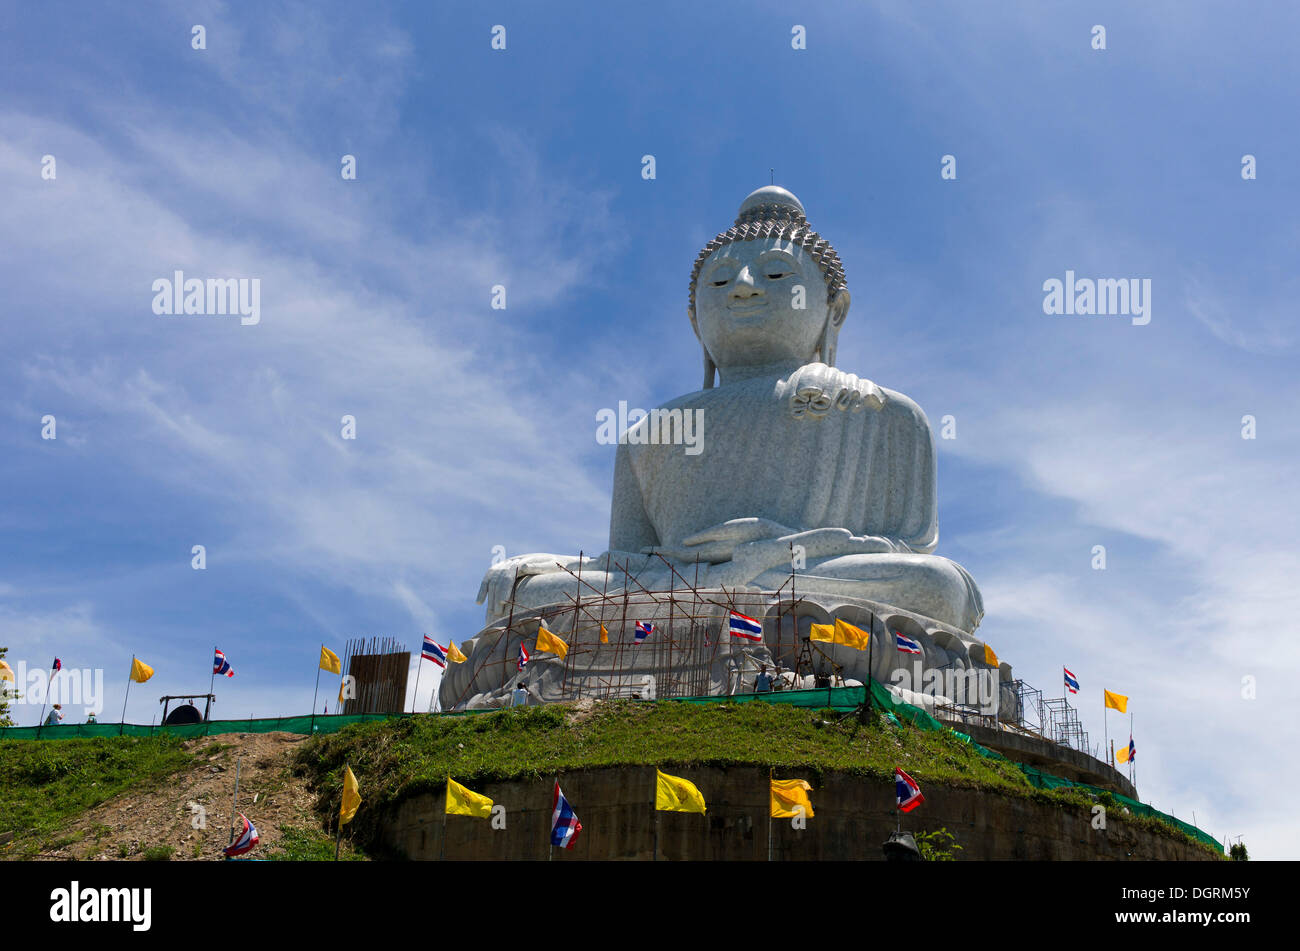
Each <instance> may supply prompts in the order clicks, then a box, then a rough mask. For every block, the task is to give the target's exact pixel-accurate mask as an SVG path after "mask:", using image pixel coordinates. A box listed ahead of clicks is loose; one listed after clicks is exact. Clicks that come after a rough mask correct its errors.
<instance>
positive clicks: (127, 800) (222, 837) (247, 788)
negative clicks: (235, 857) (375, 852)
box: [37, 733, 320, 860]
mask: <svg viewBox="0 0 1300 951" xmlns="http://www.w3.org/2000/svg"><path fill="white" fill-rule="evenodd" d="M305 739H306V737H304V736H299V735H297V734H292V733H243V734H226V735H223V736H213V737H205V738H203V739H195V740H190V741H188V742H187V743H186V744H185V747H186V749H188V750H191V751H193V752H194V753H195V754H196V757H197V759H196V765H194V766H193V767H190V768H188V769H186V770H183V771H182V772H180V773H177V774H176V775H174V776H173V777H171V779H170V780H169V781H168V782H167V783H166V784H164V785H163V786H162V787H161V788H156V789H150V790H143V791H131V792H128V793H125V794H123V795H120V796H117V797H114V798H113V799H110V800H108V801H107V802H104V803H101V804H100V805H98V806H96V807H95V808H93V809H91V810H89V811H87V812H86V813H84V814H83V815H82V816H81V817H79V818H78V819H76V820H74V821H73V823H72V824H71V825H70V826H69V827H68V828H67V830H66V831H65V832H64V834H62V835H61V836H60V837H59V841H60V842H61V843H67V844H64V845H61V847H59V848H56V849H53V850H51V851H47V852H42V853H41V854H40V855H39V856H37V858H42V859H97V860H98V859H103V860H120V859H124V858H127V859H130V858H136V859H138V858H141V857H143V854H144V852H145V851H146V850H148V849H151V848H157V847H159V846H170V847H171V848H172V849H173V850H174V851H173V852H172V855H171V858H172V859H174V860H195V859H202V860H217V859H220V858H222V854H221V850H222V849H223V848H224V847H225V846H226V844H227V842H228V841H229V838H230V823H231V815H230V806H231V797H232V796H233V794H234V791H235V761H236V757H237V756H238V757H242V758H241V760H240V768H239V806H238V808H239V811H240V812H242V813H244V815H246V816H247V817H248V819H249V821H250V822H252V823H253V825H254V826H256V827H257V831H258V833H259V835H260V837H261V842H260V843H259V845H258V847H257V848H256V849H255V850H254V852H253V853H252V856H261V857H265V856H266V855H267V854H268V853H269V852H270V851H272V850H274V849H275V846H276V845H277V843H279V842H280V840H281V838H282V835H281V831H280V826H281V825H290V826H298V827H303V828H309V829H319V827H320V826H319V821H318V820H317V819H316V817H315V816H314V815H312V812H311V809H312V804H313V802H314V800H315V797H314V796H313V795H312V794H311V793H310V792H308V791H307V788H306V785H305V782H304V781H303V780H302V779H301V778H299V777H295V776H293V775H292V774H291V773H290V771H289V765H290V759H291V755H292V753H293V750H294V749H295V748H296V747H297V745H298V744H299V743H301V742H303V741H304V740H305ZM196 806H197V807H201V808H202V810H203V812H200V811H199V809H196V808H195V807H196ZM200 815H202V816H203V817H204V819H205V824H206V828H195V817H196V816H200ZM236 822H238V820H236ZM201 824H202V823H201ZM239 828H242V824H239ZM70 839H72V840H74V841H71V842H69V840H70Z"/></svg>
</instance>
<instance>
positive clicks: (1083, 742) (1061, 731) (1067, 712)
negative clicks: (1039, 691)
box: [1038, 695, 1093, 756]
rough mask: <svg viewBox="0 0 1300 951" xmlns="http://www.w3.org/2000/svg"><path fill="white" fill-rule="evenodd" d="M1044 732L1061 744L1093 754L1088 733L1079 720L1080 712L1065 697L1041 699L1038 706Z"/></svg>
mask: <svg viewBox="0 0 1300 951" xmlns="http://www.w3.org/2000/svg"><path fill="white" fill-rule="evenodd" d="M1040 696H1041V695H1040ZM1038 711H1039V713H1038V716H1039V722H1040V723H1041V724H1042V731H1041V732H1042V734H1043V736H1044V737H1046V738H1047V739H1049V740H1051V741H1052V742H1053V743H1056V744H1058V745H1060V746H1068V747H1070V748H1071V749H1074V750H1078V751H1079V752H1080V753H1086V754H1088V755H1089V756H1091V755H1093V753H1092V748H1091V746H1090V745H1089V743H1088V733H1087V731H1086V730H1084V728H1083V724H1082V722H1080V720H1079V713H1078V711H1077V710H1075V709H1074V707H1072V706H1070V701H1069V700H1068V699H1066V698H1065V697H1057V698H1055V699H1052V700H1040V702H1039V706H1038Z"/></svg>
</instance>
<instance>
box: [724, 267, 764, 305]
mask: <svg viewBox="0 0 1300 951" xmlns="http://www.w3.org/2000/svg"><path fill="white" fill-rule="evenodd" d="M762 296H763V289H762V288H761V287H758V286H756V285H755V284H754V275H753V274H752V273H751V272H750V270H749V268H741V271H740V273H739V274H737V275H736V280H735V283H734V284H733V285H732V288H731V297H732V299H733V300H748V299H749V298H751V297H762Z"/></svg>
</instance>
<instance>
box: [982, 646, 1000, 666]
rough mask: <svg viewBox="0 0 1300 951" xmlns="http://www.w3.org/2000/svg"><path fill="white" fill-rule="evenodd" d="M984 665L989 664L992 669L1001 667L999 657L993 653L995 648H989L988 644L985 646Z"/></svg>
mask: <svg viewBox="0 0 1300 951" xmlns="http://www.w3.org/2000/svg"><path fill="white" fill-rule="evenodd" d="M984 663H986V664H988V665H989V666H990V667H997V666H999V664H998V655H997V654H995V653H993V648H991V647H989V645H987V644H985V645H984Z"/></svg>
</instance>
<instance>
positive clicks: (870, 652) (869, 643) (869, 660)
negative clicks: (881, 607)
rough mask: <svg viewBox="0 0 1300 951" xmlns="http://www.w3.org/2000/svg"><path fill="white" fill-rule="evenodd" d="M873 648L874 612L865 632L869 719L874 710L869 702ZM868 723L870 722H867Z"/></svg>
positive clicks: (873, 674)
mask: <svg viewBox="0 0 1300 951" xmlns="http://www.w3.org/2000/svg"><path fill="white" fill-rule="evenodd" d="M875 646H876V612H875V611H872V612H871V628H870V629H869V630H868V631H867V715H868V717H870V715H871V713H872V712H873V711H874V709H875V705H874V704H873V703H872V702H871V688H872V686H873V685H874V684H875V682H876V675H875V667H873V666H872V661H873V659H874V657H875V650H874V649H873V648H875ZM868 722H870V721H869V720H868Z"/></svg>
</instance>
